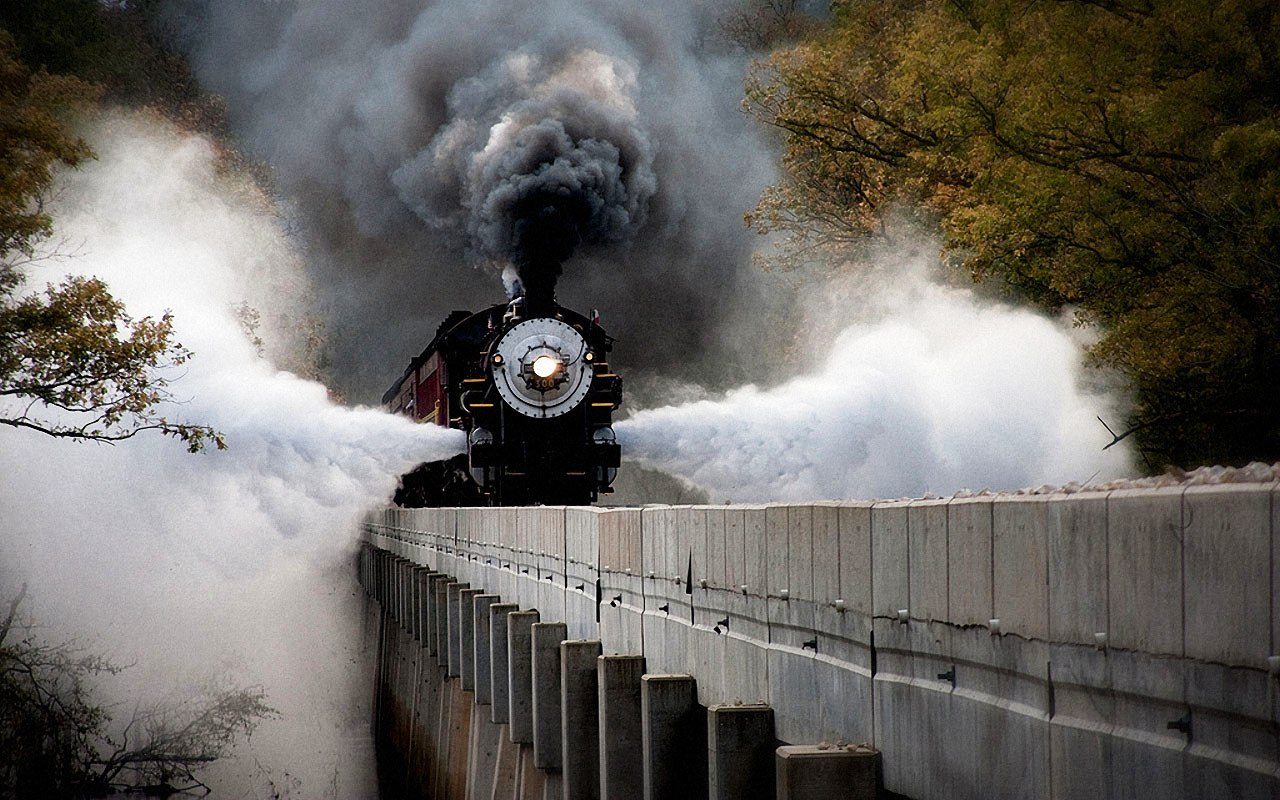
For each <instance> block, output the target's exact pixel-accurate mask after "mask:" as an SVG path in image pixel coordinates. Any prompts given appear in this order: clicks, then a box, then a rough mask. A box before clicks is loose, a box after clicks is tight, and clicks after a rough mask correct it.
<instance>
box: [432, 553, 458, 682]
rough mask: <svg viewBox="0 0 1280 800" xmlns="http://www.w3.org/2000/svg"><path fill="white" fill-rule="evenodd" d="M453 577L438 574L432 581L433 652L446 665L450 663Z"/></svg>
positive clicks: (440, 662)
mask: <svg viewBox="0 0 1280 800" xmlns="http://www.w3.org/2000/svg"><path fill="white" fill-rule="evenodd" d="M452 582H453V579H452V578H450V577H449V576H448V575H443V574H442V575H438V576H436V577H435V578H434V579H433V580H432V582H431V589H432V593H431V601H432V605H431V615H432V616H431V634H432V640H433V641H432V643H431V654H432V655H434V656H435V657H436V663H437V664H439V665H440V666H442V667H443V666H445V665H447V664H448V663H449V591H448V587H449V584H450V583H452Z"/></svg>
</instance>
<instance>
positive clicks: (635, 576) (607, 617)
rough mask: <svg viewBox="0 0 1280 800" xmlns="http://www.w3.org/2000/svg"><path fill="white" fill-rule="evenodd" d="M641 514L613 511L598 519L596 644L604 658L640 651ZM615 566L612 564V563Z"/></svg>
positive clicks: (643, 603) (641, 627)
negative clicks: (600, 563) (601, 565)
mask: <svg viewBox="0 0 1280 800" xmlns="http://www.w3.org/2000/svg"><path fill="white" fill-rule="evenodd" d="M641 522H642V518H641V511H640V509H633V508H615V509H609V510H608V511H606V512H604V513H603V514H602V515H601V517H600V543H601V544H600V546H601V554H602V555H601V560H602V561H605V566H606V567H607V568H606V569H602V570H601V571H600V582H601V605H600V641H601V644H602V645H603V646H604V652H605V653H606V654H611V653H639V652H642V650H643V641H644V634H643V614H644V608H645V596H644V591H645V590H644V578H643V577H642V575H643V564H642V558H641V537H642V533H641ZM613 562H616V563H613Z"/></svg>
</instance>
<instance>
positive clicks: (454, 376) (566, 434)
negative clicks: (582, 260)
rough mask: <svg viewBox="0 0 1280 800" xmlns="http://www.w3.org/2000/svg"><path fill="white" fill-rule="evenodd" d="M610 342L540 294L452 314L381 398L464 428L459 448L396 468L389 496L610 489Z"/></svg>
mask: <svg viewBox="0 0 1280 800" xmlns="http://www.w3.org/2000/svg"><path fill="white" fill-rule="evenodd" d="M545 296H546V295H545V294H544V297H545ZM611 343H612V339H611V338H610V337H609V336H608V334H606V333H605V331H604V329H603V328H601V327H600V323H599V320H598V318H596V315H595V314H594V313H593V314H592V317H591V318H587V317H585V316H583V315H582V314H579V313H577V312H574V311H571V310H569V309H567V308H564V307H562V306H561V305H559V304H558V303H556V302H555V301H554V299H551V298H549V297H548V298H547V299H546V300H544V301H543V302H541V303H531V302H530V301H529V300H528V299H527V298H526V297H518V298H516V299H515V300H513V301H511V302H510V303H502V304H498V305H495V306H492V307H490V308H488V309H485V310H484V311H480V312H478V313H474V314H473V313H470V312H467V311H455V312H453V313H452V314H450V315H449V317H448V318H447V319H446V320H445V322H444V323H443V324H442V325H441V326H440V329H439V331H438V332H437V333H436V336H435V338H434V339H432V340H431V343H430V344H428V345H427V348H426V349H425V350H423V351H422V354H421V355H420V356H418V357H417V358H415V359H414V360H413V361H412V363H410V364H409V367H408V369H406V370H405V372H404V375H403V376H402V377H401V378H400V379H399V380H398V381H396V383H395V385H394V386H392V387H391V388H390V389H389V390H388V391H387V393H386V394H385V395H384V396H383V398H382V402H383V405H385V406H386V407H387V409H388V410H390V411H392V412H395V413H401V414H406V415H408V416H410V417H412V418H413V419H415V420H417V421H419V422H427V423H434V424H436V425H442V426H446V427H450V428H457V429H459V430H462V431H465V432H466V434H467V452H466V453H465V454H463V455H459V456H456V457H455V458H452V459H450V460H448V461H437V462H431V463H426V464H421V465H419V466H418V467H417V468H416V469H414V470H413V471H412V472H410V473H408V474H406V475H404V476H402V477H401V479H400V487H399V489H397V491H396V495H395V502H396V503H397V504H398V505H401V506H405V507H421V506H454V505H532V504H544V505H583V504H587V503H591V502H594V501H595V500H596V497H597V495H598V494H600V493H603V492H610V491H612V490H611V489H610V488H609V484H610V483H612V482H613V478H614V476H615V475H616V473H617V469H618V464H619V459H620V450H619V447H618V444H617V442H616V441H615V439H614V435H613V428H612V427H611V423H612V417H613V411H614V409H616V408H617V407H618V406H619V404H620V403H621V402H622V380H621V379H620V378H619V377H618V376H617V374H615V373H614V372H613V371H612V369H611V368H610V367H609V363H608V354H609V350H610V346H611Z"/></svg>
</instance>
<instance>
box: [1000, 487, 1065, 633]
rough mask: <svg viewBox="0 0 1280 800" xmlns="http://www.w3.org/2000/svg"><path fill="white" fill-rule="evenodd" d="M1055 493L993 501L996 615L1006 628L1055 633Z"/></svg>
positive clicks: (1020, 631) (1024, 631) (1004, 628)
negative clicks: (1052, 509)
mask: <svg viewBox="0 0 1280 800" xmlns="http://www.w3.org/2000/svg"><path fill="white" fill-rule="evenodd" d="M1054 502H1056V500H1055V498H1053V497H1052V496H1049V495H1039V496H1037V495H1028V496H1022V497H1000V498H997V499H995V500H994V501H992V506H991V512H992V523H993V530H992V555H993V558H994V565H993V567H992V577H993V586H992V594H993V602H994V616H995V617H996V618H998V619H999V620H1000V625H1001V629H1002V631H1003V632H1004V633H1013V634H1018V635H1020V636H1025V637H1027V638H1031V639H1039V640H1045V639H1048V638H1049V577H1048V573H1049V512H1048V509H1049V506H1050V505H1051V504H1052V503H1054Z"/></svg>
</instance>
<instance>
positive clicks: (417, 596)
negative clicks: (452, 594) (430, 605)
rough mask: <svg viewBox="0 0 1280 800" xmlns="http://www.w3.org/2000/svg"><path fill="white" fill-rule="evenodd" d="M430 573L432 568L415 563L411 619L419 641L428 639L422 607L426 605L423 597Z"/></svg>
mask: <svg viewBox="0 0 1280 800" xmlns="http://www.w3.org/2000/svg"><path fill="white" fill-rule="evenodd" d="M428 574H430V570H428V569H427V568H426V567H420V566H418V565H417V564H414V565H413V605H412V613H410V615H409V619H410V620H411V622H412V624H411V626H410V630H411V631H412V632H413V638H414V639H416V640H418V641H419V642H423V641H425V640H426V636H425V635H424V634H423V631H424V630H425V626H424V625H423V624H422V607H423V605H424V603H423V597H424V596H425V594H426V592H425V589H424V587H425V585H426V583H427V575H428Z"/></svg>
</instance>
